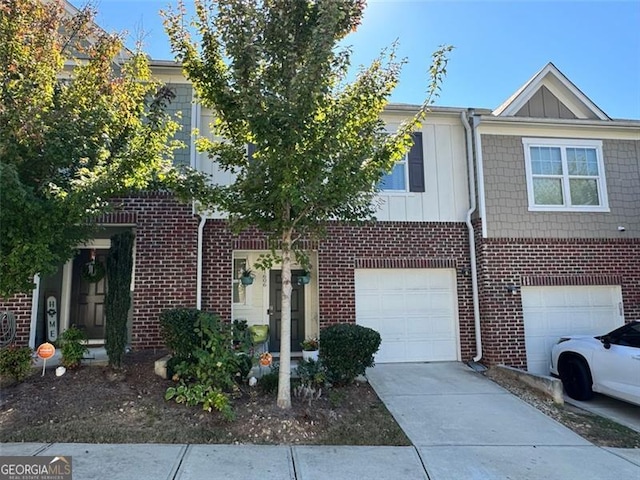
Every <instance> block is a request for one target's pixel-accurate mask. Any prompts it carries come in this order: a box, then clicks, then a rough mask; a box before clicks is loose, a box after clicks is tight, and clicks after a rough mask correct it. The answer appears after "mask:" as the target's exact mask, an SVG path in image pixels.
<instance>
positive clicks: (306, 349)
mask: <svg viewBox="0 0 640 480" xmlns="http://www.w3.org/2000/svg"><path fill="white" fill-rule="evenodd" d="M300 346H301V347H302V359H303V360H305V361H306V360H314V361H316V362H317V361H318V354H319V343H318V339H317V338H315V337H314V338H307V339H306V340H305V341H304V342H302V343H301V344H300Z"/></svg>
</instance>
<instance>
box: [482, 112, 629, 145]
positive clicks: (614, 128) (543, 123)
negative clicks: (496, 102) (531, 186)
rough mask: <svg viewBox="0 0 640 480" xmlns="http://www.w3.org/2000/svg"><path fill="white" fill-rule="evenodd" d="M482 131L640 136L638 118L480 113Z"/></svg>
mask: <svg viewBox="0 0 640 480" xmlns="http://www.w3.org/2000/svg"><path fill="white" fill-rule="evenodd" d="M480 118H481V122H480V124H479V125H478V127H477V131H478V132H479V133H480V134H489V135H518V136H523V137H527V136H530V137H540V136H544V137H555V138H598V139H602V140H605V139H606V140H640V121H638V120H608V121H601V120H575V119H534V118H526V117H509V118H499V117H498V118H497V117H493V116H484V115H483V116H481V117H480Z"/></svg>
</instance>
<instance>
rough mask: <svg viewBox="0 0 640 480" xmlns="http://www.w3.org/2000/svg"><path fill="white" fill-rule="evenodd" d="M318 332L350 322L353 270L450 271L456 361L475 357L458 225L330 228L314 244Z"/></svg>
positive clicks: (464, 245)
mask: <svg viewBox="0 0 640 480" xmlns="http://www.w3.org/2000/svg"><path fill="white" fill-rule="evenodd" d="M318 257H319V260H318V262H319V266H318V267H319V273H318V277H319V295H320V327H324V326H327V325H329V324H331V323H337V322H344V321H348V322H353V321H355V283H354V273H353V270H354V268H356V267H360V268H456V270H457V294H458V318H459V328H460V343H461V357H462V360H469V359H470V358H471V357H473V356H474V355H475V346H474V345H475V334H474V328H473V301H472V293H471V277H469V276H465V275H464V274H461V272H462V271H468V268H469V266H470V260H469V242H468V233H467V228H466V226H465V224H464V223H453V222H451V223H449V222H446V223H445V222H440V223H435V222H434V223H422V222H379V223H375V224H371V225H366V226H361V227H357V226H348V225H332V226H330V228H329V229H328V231H327V237H326V239H324V240H323V241H322V242H321V243H320V248H319V251H318Z"/></svg>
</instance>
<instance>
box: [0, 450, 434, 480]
mask: <svg viewBox="0 0 640 480" xmlns="http://www.w3.org/2000/svg"><path fill="white" fill-rule="evenodd" d="M0 455H3V456H4V455H45V456H69V455H70V456H71V457H72V466H73V480H165V479H166V480H174V479H175V480H204V479H206V480H209V479H211V480H218V479H224V480H253V479H255V480H296V479H297V480H326V479H328V478H330V479H339V480H340V479H344V480H347V479H348V480H353V479H376V480H377V479H380V480H397V479H399V478H402V479H406V480H414V479H415V480H418V479H419V480H427V479H428V477H427V474H426V472H425V470H424V467H423V465H422V463H421V460H420V456H419V455H418V453H417V451H416V449H415V448H413V447H344V446H340V447H333V446H330V447H319V446H291V447H290V446H269V445H162V444H156V445H154V444H146V445H139V444H137V445H106V444H103V445H95V444H81V443H73V444H70V443H54V444H40V443H11V444H7V443H5V444H0Z"/></svg>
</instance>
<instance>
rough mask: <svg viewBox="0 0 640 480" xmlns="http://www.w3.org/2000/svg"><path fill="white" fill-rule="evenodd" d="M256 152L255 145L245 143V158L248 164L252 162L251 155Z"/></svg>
mask: <svg viewBox="0 0 640 480" xmlns="http://www.w3.org/2000/svg"><path fill="white" fill-rule="evenodd" d="M255 152H256V144H255V143H247V157H248V159H249V162H251V161H252V160H253V154H254V153H255Z"/></svg>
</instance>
